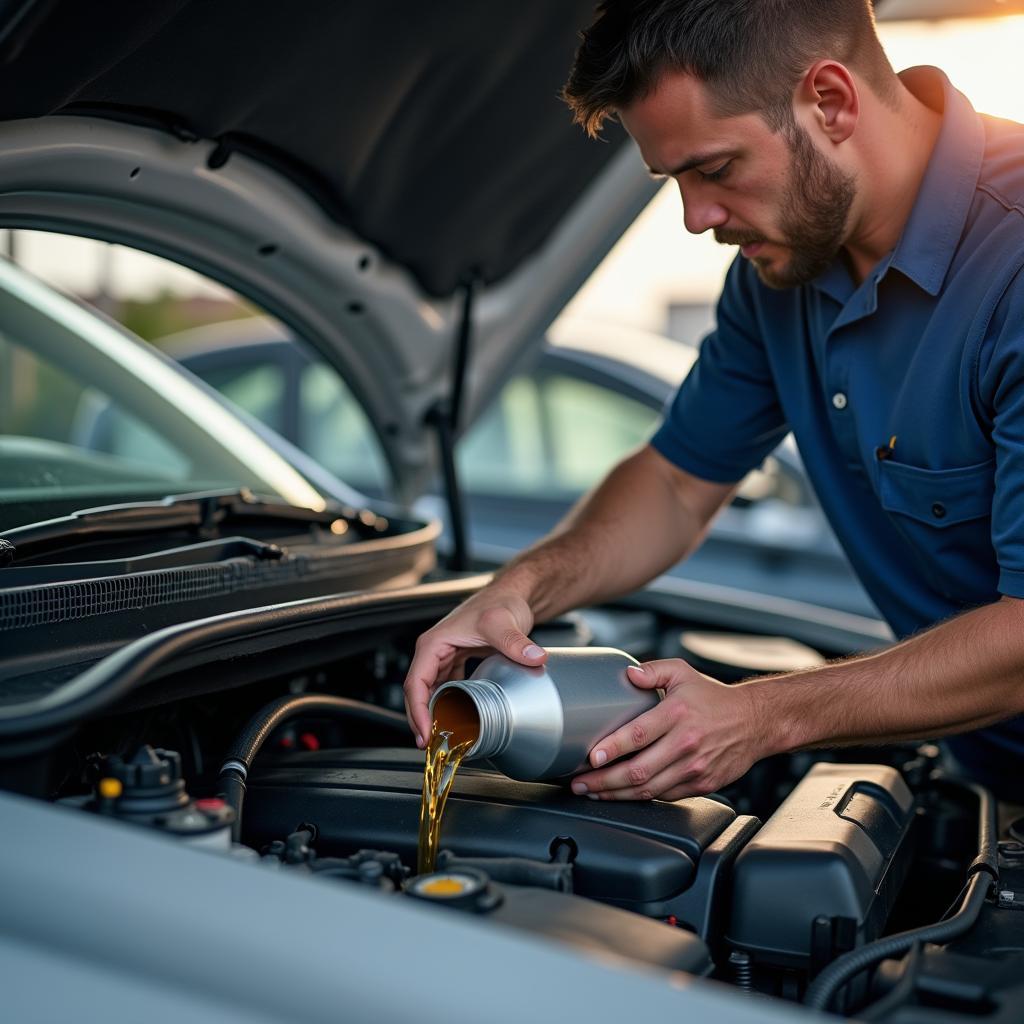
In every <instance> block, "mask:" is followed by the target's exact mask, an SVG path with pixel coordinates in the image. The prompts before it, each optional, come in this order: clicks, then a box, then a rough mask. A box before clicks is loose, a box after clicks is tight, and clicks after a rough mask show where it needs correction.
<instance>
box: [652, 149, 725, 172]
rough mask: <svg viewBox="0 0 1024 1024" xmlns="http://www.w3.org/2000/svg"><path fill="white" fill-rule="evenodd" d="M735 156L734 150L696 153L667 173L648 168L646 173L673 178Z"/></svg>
mask: <svg viewBox="0 0 1024 1024" xmlns="http://www.w3.org/2000/svg"><path fill="white" fill-rule="evenodd" d="M735 155H736V151H735V150H732V149H718V150H714V151H713V152H710V153H697V154H696V155H694V156H691V157H688V158H687V159H686V160H684V161H683V162H682V163H681V164H678V165H677V166H675V167H673V168H672V169H671V170H668V171H659V170H657V168H654V167H648V168H647V171H648V173H649V174H651V175H652V176H653V177H655V178H675V177H677V176H678V175H680V174H685V173H686V172H687V171H692V170H693V169H694V168H695V167H702V166H703V165H704V164H710V163H714V162H715V161H716V160H724V159H725V158H726V157H732V156H735Z"/></svg>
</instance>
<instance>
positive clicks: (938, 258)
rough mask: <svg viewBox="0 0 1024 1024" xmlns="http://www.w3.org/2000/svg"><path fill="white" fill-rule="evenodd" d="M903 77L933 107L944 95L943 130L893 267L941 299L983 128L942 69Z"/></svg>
mask: <svg viewBox="0 0 1024 1024" xmlns="http://www.w3.org/2000/svg"><path fill="white" fill-rule="evenodd" d="M901 77H902V78H903V81H904V85H906V86H907V88H908V89H910V90H911V92H913V93H914V94H915V95H917V96H918V98H919V99H921V100H922V102H925V103H928V104H929V105H930V106H933V107H934V106H936V102H935V100H933V99H932V97H933V96H934V97H935V99H938V97H939V90H940V89H941V102H942V109H941V113H942V126H941V128H940V129H939V136H938V139H936V142H935V147H934V149H933V150H932V155H931V158H930V159H929V161H928V167H927V169H926V170H925V174H924V178H923V179H922V181H921V187H920V188H919V189H918V193H917V199H916V200H915V202H914V206H913V209H912V210H911V211H910V217H909V218H908V219H907V223H906V225H905V226H904V228H903V233H902V234H901V235H900V239H899V241H898V242H897V243H896V249H895V250H894V252H893V256H892V261H891V262H890V264H889V267H890V268H894V269H896V270H899V271H901V272H902V273H903V274H905V275H906V276H907V277H909V278H910V279H911V280H912V281H914V282H916V283H917V284H918V285H919V286H920V287H921V288H923V289H924V290H925V291H926V292H927V293H928V294H929V295H938V293H939V289H940V288H941V287H942V282H943V281H944V280H945V279H946V273H947V272H948V270H949V265H950V264H951V263H952V262H953V256H954V254H955V253H956V249H957V246H958V244H959V242H960V237H961V235H962V234H963V231H964V226H965V224H966V223H967V216H968V214H969V213H970V209H971V203H972V202H973V201H974V193H975V188H976V186H977V184H978V177H979V175H980V174H981V164H982V159H983V158H984V154H985V128H984V125H983V124H982V121H981V118H980V117H979V116H978V115H977V113H975V110H974V108H973V107H972V106H971V104H970V101H969V100H968V99H967V97H966V96H964V95H963V93H961V92H958V91H957V90H956V89H954V88H953V86H952V85H951V84H950V81H949V79H948V78H947V77H946V76H945V75H944V74H943V73H942V72H941V71H940V70H939V69H938V68H932V67H920V68H911V69H910V70H909V71H905V72H903V73H902V75H901Z"/></svg>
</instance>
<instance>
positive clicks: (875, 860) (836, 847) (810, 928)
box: [728, 763, 915, 970]
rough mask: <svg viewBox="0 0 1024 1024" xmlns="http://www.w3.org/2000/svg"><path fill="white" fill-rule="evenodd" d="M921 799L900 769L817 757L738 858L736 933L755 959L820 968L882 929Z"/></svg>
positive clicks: (734, 940) (734, 939)
mask: <svg viewBox="0 0 1024 1024" xmlns="http://www.w3.org/2000/svg"><path fill="white" fill-rule="evenodd" d="M914 807H915V805H914V798H913V796H912V794H911V792H910V790H909V789H908V788H907V785H906V783H905V782H904V781H903V779H902V777H901V776H900V775H899V773H898V772H897V771H896V770H895V769H893V768H888V767H885V766H883V765H874V764H860V765H857V764H825V763H820V764H816V765H815V766H814V767H813V768H812V769H811V770H810V771H809V772H808V773H807V775H806V776H804V778H803V780H802V781H801V782H800V783H799V785H797V787H796V788H795V789H794V790H793V792H792V793H790V795H789V796H788V797H787V798H786V800H785V801H784V802H783V804H782V806H781V807H779V809H778V810H777V811H776V812H775V813H774V814H773V815H772V816H771V817H770V818H769V819H768V821H766V822H765V824H764V827H763V828H762V829H761V830H760V832H758V834H757V835H756V836H754V838H753V839H752V840H751V841H750V842H749V843H748V844H747V845H746V847H745V848H744V850H743V851H742V853H741V854H740V855H739V857H737V858H736V863H735V865H734V868H733V894H732V896H733V902H732V919H731V921H730V924H729V931H728V940H729V942H730V943H731V944H733V945H734V946H736V947H738V948H740V949H742V950H745V951H746V952H747V953H748V954H750V955H751V956H752V957H753V959H754V961H755V962H756V963H762V964H771V965H774V966H777V967H797V968H803V969H807V968H810V969H812V970H816V969H820V967H822V966H823V965H824V964H826V963H828V962H829V961H830V960H831V959H832V958H833V957H834V956H835V955H836V954H838V953H840V952H843V951H844V950H846V949H853V948H854V947H856V946H859V945H861V944H863V943H865V942H870V941H872V940H873V939H876V938H878V936H879V935H881V934H882V929H883V927H884V926H885V922H886V920H887V919H888V916H889V912H890V910H891V909H892V905H893V903H894V901H895V898H896V895H897V893H898V892H899V889H900V886H901V885H902V884H903V880H904V878H905V876H906V873H907V868H908V866H909V864H910V859H911V853H912V849H911V843H910V841H909V840H910V832H911V825H912V823H913V820H914Z"/></svg>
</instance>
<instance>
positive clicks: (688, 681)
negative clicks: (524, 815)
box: [572, 658, 771, 800]
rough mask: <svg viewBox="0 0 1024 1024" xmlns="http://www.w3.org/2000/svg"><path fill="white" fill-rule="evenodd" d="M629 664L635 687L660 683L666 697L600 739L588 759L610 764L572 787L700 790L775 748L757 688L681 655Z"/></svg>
mask: <svg viewBox="0 0 1024 1024" xmlns="http://www.w3.org/2000/svg"><path fill="white" fill-rule="evenodd" d="M628 671H629V680H630V682H631V683H633V685H634V686H637V687H640V688H642V689H657V688H661V689H663V690H664V691H665V697H664V699H663V700H662V701H661V703H660V704H658V706H657V707H655V708H652V709H651V710H650V711H647V712H645V713H644V714H642V715H640V716H639V717H637V718H635V719H633V721H632V722H627V723H626V724H625V725H624V726H622V728H621V729H618V730H616V731H615V732H613V733H612V734H611V735H610V736H606V737H605V738H604V739H603V740H601V741H600V742H599V743H597V744H595V746H594V748H593V750H591V752H590V763H591V764H592V765H593V766H594V768H595V769H597V768H599V766H601V765H605V764H607V765H608V767H605V768H599V770H597V771H588V772H585V773H584V774H582V775H578V776H577V777H576V778H575V779H573V782H572V791H573V792H574V793H576V794H578V795H581V796H582V795H586V796H589V797H590V798H591V799H599V800H653V799H654V798H655V797H657V798H659V799H662V800H680V799H682V798H683V797H688V796H702V795H704V794H706V793H713V792H714V791H715V790H717V789H720V788H721V787H722V786H726V785H728V784H729V783H730V782H732V781H734V780H735V779H738V778H739V777H740V776H741V775H742V774H743V773H744V772H746V771H747V769H749V768H750V766H751V765H752V764H753V763H754V762H755V761H757V760H759V759H760V758H761V757H764V756H765V755H766V754H768V753H770V752H771V751H770V750H768V749H767V747H766V742H765V736H764V729H763V727H764V724H765V723H764V722H761V721H759V716H758V709H757V708H756V707H755V705H754V695H755V694H756V692H757V688H756V687H751V686H745V685H737V686H727V685H725V684H724V683H720V682H718V681H717V680H715V679H712V678H711V677H710V676H706V675H703V674H701V673H700V672H698V671H696V669H693V668H691V667H690V666H689V665H688V664H687V663H686V662H685V661H682V660H681V659H679V658H672V659H665V660H662V661H648V662H646V663H645V664H643V665H641V666H639V667H637V666H630V668H629V670H628ZM619 758H622V760H618V759H619ZM612 762H614V763H612Z"/></svg>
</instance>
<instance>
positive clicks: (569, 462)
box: [458, 373, 807, 506]
mask: <svg viewBox="0 0 1024 1024" xmlns="http://www.w3.org/2000/svg"><path fill="white" fill-rule="evenodd" d="M659 419H660V416H659V413H658V412H657V411H656V410H655V408H654V406H653V405H652V404H648V403H645V402H641V401H638V400H637V399H635V398H632V397H630V396H629V395H624V394H621V393H620V392H618V391H616V390H614V389H613V388H610V387H607V386H605V385H603V384H598V383H595V382H594V381H591V380H586V379H582V378H579V377H574V376H571V375H570V374H566V373H537V374H535V375H532V376H527V375H523V376H517V377H514V378H513V379H512V380H511V381H509V383H508V384H507V385H506V386H505V387H504V388H503V389H502V390H501V391H500V392H499V394H498V397H497V399H496V400H495V401H494V402H493V403H492V405H491V407H490V408H489V409H488V411H487V412H485V413H484V415H483V416H482V417H481V418H480V420H479V421H478V422H477V423H476V425H475V426H474V427H473V428H472V429H471V430H470V431H469V432H468V434H467V435H466V436H465V438H463V440H462V442H461V443H460V446H459V451H458V463H459V471H460V474H461V479H462V482H463V485H464V486H465V488H466V490H467V491H468V492H469V493H471V494H478V495H490V496H501V495H508V496H510V497H513V496H514V497H520V498H535V499H543V498H549V499H555V500H558V499H570V500H571V499H573V498H575V497H578V496H579V495H580V494H583V493H584V492H585V491H587V490H589V489H590V488H591V487H593V486H594V485H595V484H597V483H599V482H600V480H601V479H602V478H603V477H604V475H605V474H606V473H607V472H608V470H609V469H611V467H612V466H613V465H614V464H615V463H616V462H618V461H619V460H620V459H621V458H623V457H624V456H625V455H626V454H628V453H629V452H630V451H632V450H634V449H635V448H637V447H639V446H640V445H642V444H643V443H644V442H645V441H646V440H647V439H648V438H649V437H650V436H651V435H652V434H653V433H654V430H655V429H656V427H657V424H658V421H659ZM804 490H805V489H804V487H803V485H802V482H801V478H800V476H799V473H798V472H797V471H796V470H795V469H793V468H789V467H787V466H784V465H783V464H782V463H781V462H780V461H779V460H778V459H776V458H775V457H774V456H769V457H768V458H767V459H765V461H764V463H763V465H762V466H761V467H760V468H758V469H755V470H753V471H752V472H751V473H748V474H747V476H746V478H745V479H744V480H743V482H742V484H741V485H740V488H739V490H738V492H737V503H738V504H740V505H748V504H751V503H753V502H758V501H764V500H766V499H773V500H775V501H779V502H782V503H784V504H787V505H792V506H801V505H803V504H805V503H806V500H807V499H806V495H805V493H804Z"/></svg>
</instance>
